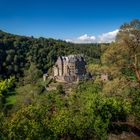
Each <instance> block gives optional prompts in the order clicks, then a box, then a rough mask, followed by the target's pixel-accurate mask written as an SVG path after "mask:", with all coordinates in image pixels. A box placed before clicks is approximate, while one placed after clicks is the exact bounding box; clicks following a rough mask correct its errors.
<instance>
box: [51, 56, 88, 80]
mask: <svg viewBox="0 0 140 140" xmlns="http://www.w3.org/2000/svg"><path fill="white" fill-rule="evenodd" d="M85 65H86V62H85V60H84V58H83V57H82V56H81V55H68V56H60V57H58V59H57V61H56V63H55V65H54V67H53V71H54V78H55V79H56V81H59V82H78V81H79V80H82V79H84V78H85V75H86V68H85Z"/></svg>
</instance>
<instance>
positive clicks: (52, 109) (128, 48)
mask: <svg viewBox="0 0 140 140" xmlns="http://www.w3.org/2000/svg"><path fill="white" fill-rule="evenodd" d="M68 54H83V55H84V57H85V60H86V62H87V66H86V67H87V70H88V71H89V72H90V73H91V74H92V76H93V79H92V80H85V81H81V82H79V83H78V84H74V85H68V86H70V87H69V88H71V92H67V91H66V89H65V88H66V85H65V84H63V83H61V84H60V83H58V82H56V81H55V80H52V79H51V80H50V79H47V80H46V81H43V79H42V76H43V73H46V72H48V74H49V75H51V74H52V66H53V64H54V63H55V61H56V59H57V57H58V56H60V55H68ZM99 73H107V74H108V76H109V80H107V81H102V80H101V79H100V75H99ZM0 80H1V81H0V109H1V112H0V139H1V140H59V139H63V140H85V139H93V140H106V139H112V140H113V136H114V137H115V136H118V138H119V136H120V137H121V134H122V133H123V134H125V135H126V137H127V135H128V134H131V136H128V137H127V139H128V140H129V139H130V140H131V139H134V140H135V139H136V140H137V139H140V21H139V20H133V21H131V22H130V23H125V24H123V25H122V26H121V27H120V29H119V32H118V34H117V37H116V41H115V42H112V43H110V44H73V43H68V42H65V41H62V40H54V39H46V38H42V37H41V38H34V37H25V36H18V35H13V34H9V33H5V32H3V31H0ZM49 86H54V87H56V89H52V90H48V89H49V88H48V87H49ZM67 88H68V87H67ZM120 139H121V138H120Z"/></svg>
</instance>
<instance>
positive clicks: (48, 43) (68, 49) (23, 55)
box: [0, 31, 100, 77]
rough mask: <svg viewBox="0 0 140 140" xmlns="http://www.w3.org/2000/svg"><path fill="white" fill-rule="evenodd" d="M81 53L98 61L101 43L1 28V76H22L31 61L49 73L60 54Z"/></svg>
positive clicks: (89, 59) (87, 58) (91, 59)
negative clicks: (12, 32) (6, 31)
mask: <svg viewBox="0 0 140 140" xmlns="http://www.w3.org/2000/svg"><path fill="white" fill-rule="evenodd" d="M78 53H80V54H84V55H85V58H86V60H87V62H93V61H95V62H96V61H98V60H99V58H100V45H98V44H90V45H89V44H77V45H75V44H72V43H67V42H65V41H61V40H54V39H46V38H42V37H41V38H38V39H37V38H34V37H25V36H17V35H12V34H9V33H5V32H2V31H0V76H1V77H8V76H11V75H16V77H19V76H22V74H23V71H24V70H25V69H26V68H28V67H29V66H30V65H31V63H34V64H35V65H36V67H37V68H38V69H40V70H41V71H42V72H47V71H48V69H49V68H50V67H52V66H53V64H54V62H55V61H56V59H57V57H58V56H60V55H68V54H78Z"/></svg>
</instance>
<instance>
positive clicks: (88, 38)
mask: <svg viewBox="0 0 140 140" xmlns="http://www.w3.org/2000/svg"><path fill="white" fill-rule="evenodd" d="M118 31H119V30H118V29H116V30H114V31H112V32H107V33H103V34H101V35H99V36H98V37H96V36H94V35H87V34H84V35H82V36H79V37H77V38H76V39H66V41H67V42H73V43H110V42H113V41H115V37H116V35H117V33H118Z"/></svg>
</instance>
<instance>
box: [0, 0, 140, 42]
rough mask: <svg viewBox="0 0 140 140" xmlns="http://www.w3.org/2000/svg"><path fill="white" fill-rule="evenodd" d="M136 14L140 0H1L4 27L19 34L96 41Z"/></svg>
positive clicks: (139, 14)
mask: <svg viewBox="0 0 140 140" xmlns="http://www.w3.org/2000/svg"><path fill="white" fill-rule="evenodd" d="M136 18H137V19H140V0H0V29H1V30H4V31H7V32H10V33H14V34H19V35H28V36H31V35H33V36H35V37H40V36H43V37H52V38H57V39H70V40H72V41H75V42H76V41H77V40H79V41H81V40H82V39H83V41H84V39H85V40H87V41H89V42H90V39H92V41H93V42H94V41H95V40H97V39H94V37H95V38H98V40H99V38H100V37H102V36H105V37H106V36H107V35H108V32H109V35H110V36H107V37H109V38H111V35H112V34H113V35H114V34H115V33H116V32H117V30H116V29H118V28H119V26H120V25H121V24H123V23H124V22H129V21H131V20H132V19H136ZM112 31H114V32H113V33H112ZM115 31H116V32H115Z"/></svg>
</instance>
